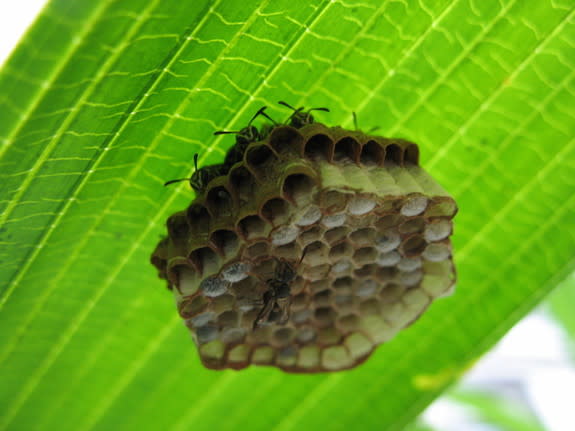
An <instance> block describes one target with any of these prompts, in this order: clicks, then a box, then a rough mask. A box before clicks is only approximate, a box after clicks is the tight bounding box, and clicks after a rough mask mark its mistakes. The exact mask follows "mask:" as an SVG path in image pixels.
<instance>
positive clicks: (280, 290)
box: [276, 283, 291, 325]
mask: <svg viewBox="0 0 575 431" xmlns="http://www.w3.org/2000/svg"><path fill="white" fill-rule="evenodd" d="M276 295H277V297H276V304H277V306H278V308H279V311H280V318H279V320H278V323H279V324H280V325H283V324H284V323H286V322H287V321H288V320H289V315H290V306H291V294H290V289H289V284H287V283H284V284H282V285H280V286H278V287H277V289H276Z"/></svg>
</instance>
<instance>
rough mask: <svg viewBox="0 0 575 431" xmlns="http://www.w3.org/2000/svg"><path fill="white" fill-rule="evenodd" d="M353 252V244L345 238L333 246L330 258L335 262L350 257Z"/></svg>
mask: <svg viewBox="0 0 575 431" xmlns="http://www.w3.org/2000/svg"><path fill="white" fill-rule="evenodd" d="M352 253H353V247H352V246H351V244H350V243H348V242H347V241H345V240H343V241H340V242H338V243H337V244H335V245H334V246H332V248H331V250H330V251H329V258H330V260H331V261H332V262H335V261H337V260H340V259H342V258H344V257H350V255H351V254H352Z"/></svg>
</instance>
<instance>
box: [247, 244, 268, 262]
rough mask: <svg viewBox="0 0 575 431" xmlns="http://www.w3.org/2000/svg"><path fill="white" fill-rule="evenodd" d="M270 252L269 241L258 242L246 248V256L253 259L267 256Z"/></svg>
mask: <svg viewBox="0 0 575 431" xmlns="http://www.w3.org/2000/svg"><path fill="white" fill-rule="evenodd" d="M268 254H269V245H268V243H267V241H261V242H256V243H255V244H252V245H250V246H249V247H247V249H246V256H248V257H251V258H252V259H255V258H258V257H261V256H267V255H268Z"/></svg>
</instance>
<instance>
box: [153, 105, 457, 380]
mask: <svg viewBox="0 0 575 431" xmlns="http://www.w3.org/2000/svg"><path fill="white" fill-rule="evenodd" d="M260 111H261V110H260ZM260 111H258V112H260ZM248 127H252V126H251V124H250V125H249V126H248ZM239 144H240V142H239V140H237V141H236V145H239ZM230 151H231V152H232V153H234V154H235V153H236V151H237V149H232V150H230ZM228 154H230V152H229V153H228ZM239 154H241V157H240V156H235V157H237V160H235V161H234V163H231V164H229V165H227V166H226V168H225V172H224V174H222V175H219V174H218V175H215V176H212V175H210V176H205V177H204V176H203V175H204V174H197V173H198V172H199V171H198V170H197V169H196V177H195V179H194V180H200V179H201V180H202V182H201V184H200V185H201V188H200V187H198V188H197V189H196V192H197V195H196V198H195V199H194V200H193V201H192V203H191V204H190V205H189V206H188V208H187V209H185V210H184V211H181V212H178V213H175V214H173V215H172V216H171V217H170V218H169V219H168V222H167V229H168V236H167V237H166V238H165V239H163V240H162V241H161V242H160V243H159V244H158V246H157V247H156V250H155V251H154V253H153V255H152V263H153V264H154V265H155V266H156V267H157V269H158V270H159V274H160V277H161V278H164V279H166V280H167V281H168V285H169V287H170V289H171V290H172V292H173V293H174V295H175V298H176V303H177V309H178V312H179V314H180V316H181V317H182V319H183V320H184V322H185V325H186V326H187V327H188V328H189V330H190V332H191V334H192V337H193V339H194V341H195V342H196V344H197V346H198V351H199V354H200V358H201V360H202V362H203V364H204V365H205V366H206V367H208V368H212V369H222V368H234V369H241V368H245V367H246V366H249V365H250V364H259V365H271V366H276V367H278V368H281V369H283V370H285V371H288V372H307V373H313V372H324V371H337V370H342V369H347V368H351V367H354V366H356V365H358V364H359V363H361V362H362V361H364V360H365V359H367V357H369V355H370V354H371V353H372V352H373V350H374V349H375V348H376V347H377V346H378V345H380V344H382V343H384V342H386V341H388V340H390V339H391V338H393V337H394V336H395V335H396V334H397V333H398V332H399V331H400V330H402V329H403V328H405V327H407V326H408V325H410V324H411V323H412V322H414V321H415V320H417V318H418V317H419V316H420V315H421V314H422V313H423V312H424V311H425V309H426V308H427V307H428V306H429V305H430V304H431V302H432V301H433V300H434V299H435V298H438V297H441V296H444V295H446V294H449V293H450V292H451V290H452V289H453V286H454V283H455V269H454V266H453V262H452V257H451V256H452V249H451V243H450V240H449V237H450V235H451V233H452V219H453V217H454V215H455V213H456V212H457V206H456V204H455V202H454V201H453V199H452V198H451V197H450V196H449V195H448V194H447V192H445V191H444V190H443V189H442V188H441V187H440V186H439V185H438V184H437V183H436V182H435V181H434V180H433V178H431V177H430V176H429V175H428V174H427V173H426V172H425V171H424V170H423V169H421V168H420V167H419V166H418V157H419V152H418V148H417V146H416V145H415V144H413V143H411V142H408V141H404V140H398V139H387V138H382V137H377V136H370V135H366V134H364V133H362V132H359V131H350V130H345V129H342V128H340V127H327V126H325V125H323V124H320V123H316V122H314V120H313V117H311V115H310V113H309V111H307V112H304V111H303V110H301V109H299V110H294V114H293V115H292V117H290V120H288V124H286V125H278V124H274V125H273V127H271V128H270V130H269V131H267V132H266V133H265V134H260V132H259V131H258V135H257V136H256V137H255V138H254V140H251V141H250V142H248V143H247V145H245V148H243V149H242V151H241V152H240V153H239ZM224 164H226V163H224ZM222 172H223V171H222ZM204 180H207V181H204ZM196 185H198V184H196ZM192 186H194V185H192Z"/></svg>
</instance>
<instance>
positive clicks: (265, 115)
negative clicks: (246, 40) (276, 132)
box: [261, 111, 278, 126]
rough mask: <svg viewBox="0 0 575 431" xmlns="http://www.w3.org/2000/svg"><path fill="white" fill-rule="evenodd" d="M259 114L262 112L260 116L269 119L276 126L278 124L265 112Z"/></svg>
mask: <svg viewBox="0 0 575 431" xmlns="http://www.w3.org/2000/svg"><path fill="white" fill-rule="evenodd" d="M261 114H262V116H264V117H266V118H267V119H268V120H270V121H271V122H272V123H273V124H274V126H277V125H278V122H277V121H276V120H274V119H273V118H272V117H270V116H269V115H268V114H266V113H265V112H263V111H262V113H261Z"/></svg>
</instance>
